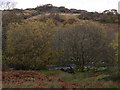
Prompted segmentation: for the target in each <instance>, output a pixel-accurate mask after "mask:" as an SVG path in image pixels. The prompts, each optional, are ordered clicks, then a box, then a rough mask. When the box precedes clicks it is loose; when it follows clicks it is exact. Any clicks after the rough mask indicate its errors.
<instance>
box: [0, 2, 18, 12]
mask: <svg viewBox="0 0 120 90" xmlns="http://www.w3.org/2000/svg"><path fill="white" fill-rule="evenodd" d="M15 5H16V2H10V1H0V9H1V10H4V9H5V10H10V9H13V8H14V7H15Z"/></svg>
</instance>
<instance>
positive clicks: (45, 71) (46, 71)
mask: <svg viewBox="0 0 120 90" xmlns="http://www.w3.org/2000/svg"><path fill="white" fill-rule="evenodd" d="M37 72H39V73H42V74H48V73H59V74H60V73H63V72H62V71H61V70H54V71H52V70H51V71H48V70H41V71H37Z"/></svg>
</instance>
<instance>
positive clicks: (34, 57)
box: [4, 20, 54, 70]
mask: <svg viewBox="0 0 120 90" xmlns="http://www.w3.org/2000/svg"><path fill="white" fill-rule="evenodd" d="M53 28H54V24H53V23H52V21H51V20H47V21H46V22H45V23H42V22H39V21H35V22H24V23H20V24H18V23H11V24H9V30H8V32H7V37H8V39H7V42H6V49H5V55H6V57H7V61H6V63H7V65H8V66H9V67H12V68H15V69H24V70H26V69H35V70H37V69H44V68H45V66H46V64H48V63H49V62H51V57H52V54H51V46H50V42H51V37H52V32H53V31H54V29H53ZM4 62H5V61H4Z"/></svg>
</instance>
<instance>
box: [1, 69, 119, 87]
mask: <svg viewBox="0 0 120 90" xmlns="http://www.w3.org/2000/svg"><path fill="white" fill-rule="evenodd" d="M2 74H3V88H118V86H119V82H117V81H112V80H110V79H109V80H99V78H100V77H102V76H103V75H104V74H103V73H102V72H98V73H90V72H89V73H88V72H80V73H76V74H69V73H65V72H62V71H59V70H56V71H22V70H19V71H15V70H14V71H13V70H12V71H4V72H3V73H2Z"/></svg>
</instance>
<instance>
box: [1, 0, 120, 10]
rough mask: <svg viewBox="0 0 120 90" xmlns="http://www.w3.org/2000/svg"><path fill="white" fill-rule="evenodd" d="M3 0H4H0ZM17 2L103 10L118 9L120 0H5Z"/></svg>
mask: <svg viewBox="0 0 120 90" xmlns="http://www.w3.org/2000/svg"><path fill="white" fill-rule="evenodd" d="M0 1H2V0H0ZM4 1H14V2H16V3H17V4H16V6H15V8H19V9H26V8H34V7H36V6H39V5H44V4H52V5H54V6H65V7H66V8H69V9H71V8H74V9H81V10H87V11H97V12H102V11H104V10H109V9H117V10H118V2H119V1H120V0H4Z"/></svg>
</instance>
